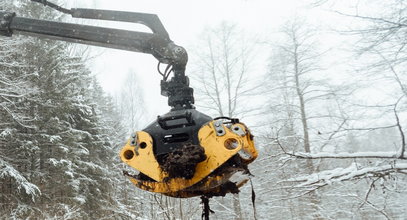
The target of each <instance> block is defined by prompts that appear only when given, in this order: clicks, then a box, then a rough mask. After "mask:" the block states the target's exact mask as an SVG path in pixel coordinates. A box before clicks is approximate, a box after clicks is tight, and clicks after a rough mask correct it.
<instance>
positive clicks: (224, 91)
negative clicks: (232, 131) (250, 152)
mask: <svg viewBox="0 0 407 220" xmlns="http://www.w3.org/2000/svg"><path fill="white" fill-rule="evenodd" d="M246 1H248V2H250V1H256V0H246ZM53 2H55V3H58V4H60V5H63V4H64V2H66V1H62V0H60V1H57V0H54V1H53ZM304 2H306V6H304V7H306V8H308V10H322V11H324V12H325V13H328V14H331V15H332V16H335V17H337V18H338V22H337V23H335V24H331V26H323V25H322V26H318V25H316V24H315V21H308V20H307V19H305V18H303V17H296V16H291V17H290V18H289V19H287V20H286V21H285V22H284V23H283V25H281V27H279V28H278V30H268V32H267V30H265V32H264V33H262V34H256V35H253V34H250V33H248V32H247V31H245V29H244V28H243V27H240V26H239V25H238V24H234V23H231V22H227V21H224V22H220V23H219V24H218V25H216V26H211V27H202V33H201V34H199V35H197V36H196V38H195V39H193V41H195V42H196V43H195V48H191V49H190V48H189V47H187V50H188V53H189V57H190V61H189V63H188V66H187V67H188V68H187V75H188V76H189V77H190V79H191V85H192V87H193V88H194V95H195V99H196V108H197V109H198V110H200V111H202V112H205V114H209V115H210V116H212V117H216V116H228V117H236V118H240V119H241V120H242V121H244V122H245V123H246V124H247V125H248V126H249V127H250V129H251V131H252V133H253V134H254V136H255V143H256V148H257V149H258V151H259V157H258V158H257V159H256V160H255V161H254V162H253V163H251V164H250V165H249V169H250V172H251V173H252V174H253V176H252V177H251V182H252V185H251V184H250V183H248V184H246V185H244V186H243V187H242V188H240V193H239V194H227V195H226V196H224V197H213V198H211V199H210V209H211V210H213V213H211V215H210V216H211V219H236V220H243V219H369V220H370V219H407V199H406V197H407V184H406V183H407V162H406V160H407V156H406V152H405V148H406V137H405V133H404V131H406V129H407V72H406V69H407V47H406V45H407V38H406V34H407V2H406V1H404V0H387V1H379V0H371V1H368V0H347V1H337V0H313V1H311V0H309V1H304ZM344 2H346V4H345V3H344ZM304 4H305V3H304ZM344 5H346V7H345V6H344ZM0 10H2V11H12V12H16V13H17V14H18V16H22V17H30V18H37V19H45V20H53V21H66V20H67V16H65V15H63V14H61V13H59V12H57V11H55V10H53V9H51V8H49V7H44V6H43V5H40V4H37V3H33V2H31V1H28V0H0ZM159 16H160V15H159ZM321 20H322V19H321ZM179 22H183V20H180V21H179ZM267 22H268V21H267ZM269 22H270V23H271V22H272V21H271V20H270V21H269ZM163 23H164V24H165V20H163ZM170 35H171V33H170ZM173 40H174V41H176V39H173ZM88 50H92V48H89V47H86V46H82V47H78V46H77V45H75V44H72V43H66V42H62V41H55V40H47V39H42V38H37V37H27V36H22V35H13V36H12V37H3V36H0V188H1V191H0V219H140V220H144V219H169V220H172V219H174V220H175V219H179V220H184V219H185V220H186V219H201V215H202V204H201V203H200V202H201V200H200V199H199V197H195V198H188V199H184V198H182V199H180V198H172V197H167V196H164V195H160V194H154V193H150V192H146V191H142V190H140V189H138V188H136V187H135V186H134V185H133V184H132V183H131V182H130V181H129V180H128V178H127V177H126V176H123V172H122V171H123V169H125V168H126V165H125V164H124V163H123V162H122V161H120V158H119V151H120V149H121V148H122V147H123V146H124V144H125V142H126V139H127V138H128V137H129V135H130V133H131V132H134V131H135V130H137V129H138V130H140V129H142V128H143V126H145V125H144V124H143V123H145V121H146V119H145V118H144V117H143V116H144V115H147V111H148V110H147V109H145V108H144V107H143V94H145V93H159V91H145V90H144V91H141V89H140V88H139V87H137V81H138V79H137V75H135V74H132V73H129V74H128V75H127V79H126V83H125V84H123V85H121V88H122V90H123V91H122V92H121V93H120V94H110V93H108V92H106V91H105V90H104V88H103V86H101V84H100V82H99V81H98V79H97V76H96V75H95V74H94V73H93V72H92V68H91V67H89V65H87V62H89V60H90V59H93V57H92V56H90V55H89V53H88ZM151 59H152V60H153V59H154V58H153V57H151ZM259 69H260V70H261V71H260V73H259ZM148 83H150V84H159V82H158V81H156V82H148ZM136 87H137V89H135V88H136ZM164 104H166V103H164ZM162 113H165V112H162ZM149 117H150V116H149ZM154 117H155V116H151V117H150V119H147V121H153V120H155V118H154ZM252 190H253V191H254V193H253V192H252ZM253 196H255V202H254V204H253V203H252V199H253Z"/></svg>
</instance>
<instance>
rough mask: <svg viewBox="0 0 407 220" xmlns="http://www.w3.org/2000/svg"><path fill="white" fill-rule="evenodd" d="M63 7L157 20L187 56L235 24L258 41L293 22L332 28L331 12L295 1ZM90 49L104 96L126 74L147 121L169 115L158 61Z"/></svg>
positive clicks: (144, 0) (147, 1)
mask: <svg viewBox="0 0 407 220" xmlns="http://www.w3.org/2000/svg"><path fill="white" fill-rule="evenodd" d="M65 2H66V5H65V6H66V7H71V8H76V7H87V8H98V9H108V10H121V11H134V12H145V13H153V14H157V15H158V16H159V17H160V20H161V21H162V23H163V24H164V26H165V28H166V29H167V31H168V33H169V34H170V37H171V39H172V40H173V41H174V42H175V43H176V44H178V45H180V46H183V47H185V48H186V49H187V51H189V50H190V49H192V48H194V47H196V46H197V45H196V43H197V42H199V41H198V39H199V34H200V33H201V32H202V31H203V30H204V28H205V27H215V26H217V25H218V24H220V23H221V22H222V21H228V22H232V23H235V24H237V25H239V27H241V28H243V29H244V30H245V32H247V33H249V34H253V35H256V36H263V37H267V35H270V34H271V33H273V32H275V31H276V30H278V28H279V27H280V26H281V25H282V24H283V23H284V22H285V21H286V20H287V19H288V18H290V17H293V16H297V17H304V19H307V21H308V22H311V23H314V24H316V25H326V24H329V23H330V22H332V18H331V17H330V16H332V13H331V12H328V11H325V10H322V9H321V8H312V7H310V5H309V4H306V2H308V3H309V2H310V1H300V0H205V1H202V0H200V1H198V0H114V1H113V0H87V1H85V0H82V1H80V0H65ZM335 22H338V21H335ZM107 25H109V26H110V25H113V26H112V27H115V28H125V29H130V30H139V31H145V30H147V29H146V28H144V27H140V26H137V25H134V24H133V25H128V24H127V25H122V24H107ZM92 49H93V50H94V51H95V53H100V51H103V53H102V54H101V55H100V56H98V57H97V58H95V59H94V60H93V61H92V62H91V64H90V67H91V69H92V71H93V72H94V73H95V74H96V75H97V77H98V79H99V81H100V83H101V85H102V86H103V87H104V88H105V90H106V91H107V92H109V93H111V94H115V93H117V92H119V91H120V86H121V84H122V83H123V80H124V76H125V74H126V73H127V72H129V71H135V72H136V73H137V75H138V76H139V77H140V82H141V87H142V90H143V94H144V96H145V97H144V98H145V101H146V107H147V109H148V112H149V114H150V115H151V117H152V119H154V116H156V115H158V114H163V113H165V112H167V111H168V110H169V107H167V99H166V98H165V97H162V96H160V88H159V84H160V80H161V76H159V75H158V73H157V71H156V65H157V61H156V60H155V58H154V57H152V56H151V55H145V54H140V53H135V52H125V51H119V50H111V49H103V50H101V49H97V48H94V47H92ZM189 56H190V60H193V57H191V54H189ZM259 59H262V58H259ZM264 60H265V59H264ZM264 66H266V64H264ZM187 75H188V66H187Z"/></svg>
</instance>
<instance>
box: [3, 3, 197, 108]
mask: <svg viewBox="0 0 407 220" xmlns="http://www.w3.org/2000/svg"><path fill="white" fill-rule="evenodd" d="M33 1H37V0H33ZM38 1H40V0H38ZM47 3H48V4H52V3H49V2H47ZM62 9H63V10H61V11H63V12H64V13H67V14H70V15H71V16H72V17H75V18H86V19H97V20H109V21H119V22H131V23H138V24H142V25H145V26H147V27H148V28H150V29H151V31H152V33H145V32H138V31H129V30H122V29H115V28H106V27H98V26H91V25H81V24H73V23H64V22H56V21H47V20H38V19H33V18H25V17H17V16H16V14H15V13H14V12H5V11H0V35H3V36H9V37H10V36H12V35H13V34H22V35H31V36H39V37H43V38H49V39H56V40H62V41H67V42H73V43H81V44H87V45H94V46H101V47H106V48H114V49H120V50H127V51H134V52H140V53H147V54H152V55H153V56H154V57H155V58H156V59H157V60H158V61H159V62H160V63H164V64H168V65H171V66H172V69H171V70H172V71H173V72H174V77H173V78H171V80H167V77H168V75H165V74H164V75H163V80H162V82H161V94H162V95H164V96H166V97H168V105H169V106H171V107H173V108H174V109H183V108H193V106H192V105H193V104H194V97H193V89H192V88H190V87H189V80H188V78H187V77H186V76H185V67H186V64H187V62H188V54H187V52H186V50H185V49H184V48H183V47H181V46H178V45H176V44H174V43H173V41H172V40H171V39H170V37H169V35H168V33H167V31H166V30H165V28H164V26H163V24H162V23H161V21H160V19H159V18H158V16H157V15H155V14H147V13H138V12H124V11H110V10H97V9H84V8H73V9H64V8H62ZM59 10H60V9H59Z"/></svg>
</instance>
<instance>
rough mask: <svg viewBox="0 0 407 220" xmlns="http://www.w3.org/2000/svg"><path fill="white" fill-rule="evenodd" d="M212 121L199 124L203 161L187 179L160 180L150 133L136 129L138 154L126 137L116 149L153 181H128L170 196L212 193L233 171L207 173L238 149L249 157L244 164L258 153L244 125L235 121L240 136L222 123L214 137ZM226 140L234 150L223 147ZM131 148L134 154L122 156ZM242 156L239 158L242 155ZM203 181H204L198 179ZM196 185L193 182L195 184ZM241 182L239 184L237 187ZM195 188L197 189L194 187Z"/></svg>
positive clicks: (130, 163)
mask: <svg viewBox="0 0 407 220" xmlns="http://www.w3.org/2000/svg"><path fill="white" fill-rule="evenodd" d="M213 123H214V121H211V122H209V123H207V124H206V125H204V126H202V127H201V129H200V130H199V132H198V138H199V142H200V145H201V146H202V147H203V148H204V149H205V155H206V157H207V158H206V160H205V161H202V162H200V163H198V164H197V166H196V170H195V175H194V176H193V177H192V178H191V179H184V178H173V179H168V178H167V181H166V182H164V181H163V180H164V178H165V177H167V176H168V175H167V174H166V173H165V172H164V171H163V170H162V169H161V168H160V166H159V164H158V162H157V160H156V159H155V157H154V153H153V142H152V138H151V136H150V135H149V134H148V133H146V132H144V131H139V132H137V143H136V145H137V146H139V147H138V150H137V152H138V155H137V154H136V152H135V147H134V146H131V145H130V140H129V141H128V143H127V144H126V146H124V147H123V149H122V150H121V152H120V157H121V159H122V161H124V162H125V163H126V164H128V165H129V166H131V167H133V168H134V169H137V170H139V171H140V172H142V173H143V174H145V175H147V176H149V177H150V178H152V179H154V180H155V181H157V182H151V181H143V180H138V179H135V178H132V177H130V180H131V181H132V182H133V183H134V184H135V185H136V186H137V187H139V188H141V189H144V190H147V191H150V192H157V193H162V194H165V195H169V196H174V197H191V196H197V195H195V192H196V191H202V192H215V191H217V190H220V186H221V185H222V184H223V183H225V182H226V181H227V180H228V179H229V178H230V176H231V175H232V174H233V173H223V174H219V175H217V176H210V174H211V173H212V172H213V171H214V170H215V169H217V168H218V167H220V166H221V165H222V164H223V163H225V162H226V161H227V160H229V159H230V158H231V157H233V156H234V155H236V154H237V153H238V152H239V151H240V150H242V151H245V152H246V154H248V155H250V158H249V159H245V160H243V162H244V163H246V164H248V163H250V162H252V161H253V160H254V159H256V157H257V155H258V153H257V151H256V149H255V147H254V143H253V140H251V138H250V136H251V135H250V132H249V130H248V129H247V128H246V126H245V125H244V124H242V123H239V124H238V126H239V127H241V128H242V129H243V130H244V131H245V133H246V135H245V136H243V137H241V136H239V135H237V134H235V133H234V132H233V131H231V130H230V129H229V128H227V127H226V126H224V125H222V126H223V128H224V129H225V131H226V134H225V135H223V136H217V135H216V131H215V129H214V125H213ZM227 140H234V141H235V142H236V143H237V145H236V148H234V149H227V148H226V147H225V142H227ZM142 142H145V143H146V144H147V145H146V147H145V148H144V149H142V148H140V143H142ZM127 150H131V151H133V153H134V156H133V158H131V159H128V160H127V159H126V158H125V156H124V152H126V151H127ZM242 159H243V158H242ZM202 180H204V182H200V181H202ZM198 182H199V184H197V186H194V184H196V183H198ZM243 184H244V183H240V184H239V185H238V186H239V187H240V186H241V185H243ZM196 187H198V188H196Z"/></svg>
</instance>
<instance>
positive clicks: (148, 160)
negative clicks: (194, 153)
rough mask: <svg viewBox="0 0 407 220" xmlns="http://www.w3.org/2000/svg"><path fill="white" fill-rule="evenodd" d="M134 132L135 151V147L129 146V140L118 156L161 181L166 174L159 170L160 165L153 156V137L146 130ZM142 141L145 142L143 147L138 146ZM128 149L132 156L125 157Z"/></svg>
mask: <svg viewBox="0 0 407 220" xmlns="http://www.w3.org/2000/svg"><path fill="white" fill-rule="evenodd" d="M136 134H137V141H136V145H137V152H136V147H135V146H131V145H130V140H129V141H127V144H126V146H124V147H123V148H122V150H121V152H120V158H121V159H122V161H123V162H125V163H126V164H128V165H129V166H131V167H133V168H134V169H137V170H138V171H140V172H142V173H144V174H145V175H147V176H149V177H150V178H152V179H154V180H155V181H162V180H163V178H164V177H165V176H166V174H165V172H163V171H162V170H161V168H160V165H159V164H158V162H157V160H156V159H155V157H154V152H153V139H152V138H151V136H150V135H149V134H148V133H147V132H144V131H138V132H137V133H136ZM143 142H144V143H145V144H146V147H145V148H144V149H143V148H141V147H140V144H141V143H143ZM129 150H130V151H132V152H133V154H134V156H133V158H131V159H126V157H125V152H126V151H129Z"/></svg>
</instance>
